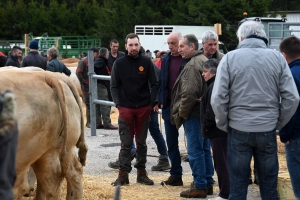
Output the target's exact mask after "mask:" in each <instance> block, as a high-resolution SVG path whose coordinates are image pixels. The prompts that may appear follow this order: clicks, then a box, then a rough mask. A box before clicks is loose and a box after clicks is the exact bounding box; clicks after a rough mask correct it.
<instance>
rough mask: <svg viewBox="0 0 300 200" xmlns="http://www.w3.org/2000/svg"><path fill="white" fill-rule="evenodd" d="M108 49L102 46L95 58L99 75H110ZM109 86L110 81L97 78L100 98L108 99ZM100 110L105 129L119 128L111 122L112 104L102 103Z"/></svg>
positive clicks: (96, 71) (96, 70)
mask: <svg viewBox="0 0 300 200" xmlns="http://www.w3.org/2000/svg"><path fill="white" fill-rule="evenodd" d="M108 55H109V54H108V49H107V48H101V49H100V51H99V57H98V58H97V59H96V60H95V64H94V66H95V68H94V70H95V73H96V74H97V75H104V76H108V75H109V74H108V68H107V58H108ZM107 87H109V81H105V80H100V79H98V80H97V90H98V91H97V93H98V99H100V100H104V101H108V96H107ZM100 112H101V117H102V121H103V125H104V129H118V127H115V126H113V125H112V124H111V119H110V106H107V105H102V104H101V105H100Z"/></svg>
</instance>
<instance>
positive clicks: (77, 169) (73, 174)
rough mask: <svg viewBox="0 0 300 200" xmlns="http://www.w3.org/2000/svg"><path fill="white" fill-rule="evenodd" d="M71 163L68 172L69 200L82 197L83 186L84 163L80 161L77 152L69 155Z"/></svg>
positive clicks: (67, 197)
mask: <svg viewBox="0 0 300 200" xmlns="http://www.w3.org/2000/svg"><path fill="white" fill-rule="evenodd" d="M68 157H69V158H71V159H70V165H69V168H68V171H67V174H66V179H67V196H66V199H67V200H75V199H82V195H83V186H82V165H81V163H80V162H79V161H78V158H77V156H76V155H75V153H71V154H70V155H68Z"/></svg>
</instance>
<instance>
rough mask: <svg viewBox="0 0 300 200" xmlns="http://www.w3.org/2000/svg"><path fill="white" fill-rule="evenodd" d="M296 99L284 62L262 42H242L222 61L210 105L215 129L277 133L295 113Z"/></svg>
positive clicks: (255, 39) (290, 77) (253, 39)
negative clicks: (229, 128)
mask: <svg viewBox="0 0 300 200" xmlns="http://www.w3.org/2000/svg"><path fill="white" fill-rule="evenodd" d="M298 103H299V95H298V92H297V88H296V85H295V83H294V80H293V77H292V74H291V72H290V69H289V66H288V64H287V62H286V60H285V58H284V57H283V56H282V55H281V53H280V52H278V51H275V50H271V49H267V47H266V44H265V43H264V41H263V40H261V39H257V38H249V39H245V40H243V41H242V42H241V43H240V45H239V47H238V49H237V50H234V51H231V52H229V53H227V54H226V55H225V56H224V57H223V59H222V60H221V62H220V64H219V67H218V72H217V75H216V80H215V84H214V87H213V92H212V97H211V104H212V108H213V111H214V113H215V115H216V123H217V127H218V128H220V129H221V130H224V131H227V129H228V126H230V127H231V128H234V129H236V130H239V131H243V132H264V131H271V130H274V129H275V128H276V129H280V128H281V127H283V126H284V125H285V124H286V123H287V122H288V121H289V120H290V118H291V117H292V115H293V114H294V113H295V111H296V109H297V106H298Z"/></svg>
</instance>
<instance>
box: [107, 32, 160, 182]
mask: <svg viewBox="0 0 300 200" xmlns="http://www.w3.org/2000/svg"><path fill="white" fill-rule="evenodd" d="M125 48H126V54H125V56H124V57H122V58H119V59H117V60H116V61H115V63H114V66H113V68H112V73H111V85H110V88H111V94H112V98H113V101H114V103H115V104H116V107H117V108H118V109H119V134H120V140H121V150H120V153H119V160H120V169H119V176H118V178H117V180H116V181H115V182H113V183H112V184H113V185H124V184H129V179H128V173H129V172H130V171H131V169H132V168H131V153H130V151H131V147H132V142H133V138H135V141H136V144H137V150H136V163H135V165H134V167H135V168H137V182H138V183H142V184H146V185H153V184H154V182H153V181H152V180H151V179H149V178H148V176H147V172H146V170H145V168H146V162H147V144H146V139H147V132H148V127H149V121H150V120H149V116H150V113H151V109H152V107H153V106H154V105H155V103H156V102H155V101H156V96H157V89H158V77H157V75H156V72H155V69H154V65H153V63H152V61H151V60H150V58H147V57H145V56H142V55H141V53H140V51H139V50H140V41H139V37H138V35H136V34H134V33H130V34H128V35H127V36H126V39H125ZM148 84H150V88H149V85H148Z"/></svg>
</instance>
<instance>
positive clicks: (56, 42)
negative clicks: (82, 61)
mask: <svg viewBox="0 0 300 200" xmlns="http://www.w3.org/2000/svg"><path fill="white" fill-rule="evenodd" d="M55 47H56V48H57V49H58V47H59V46H58V39H55Z"/></svg>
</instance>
